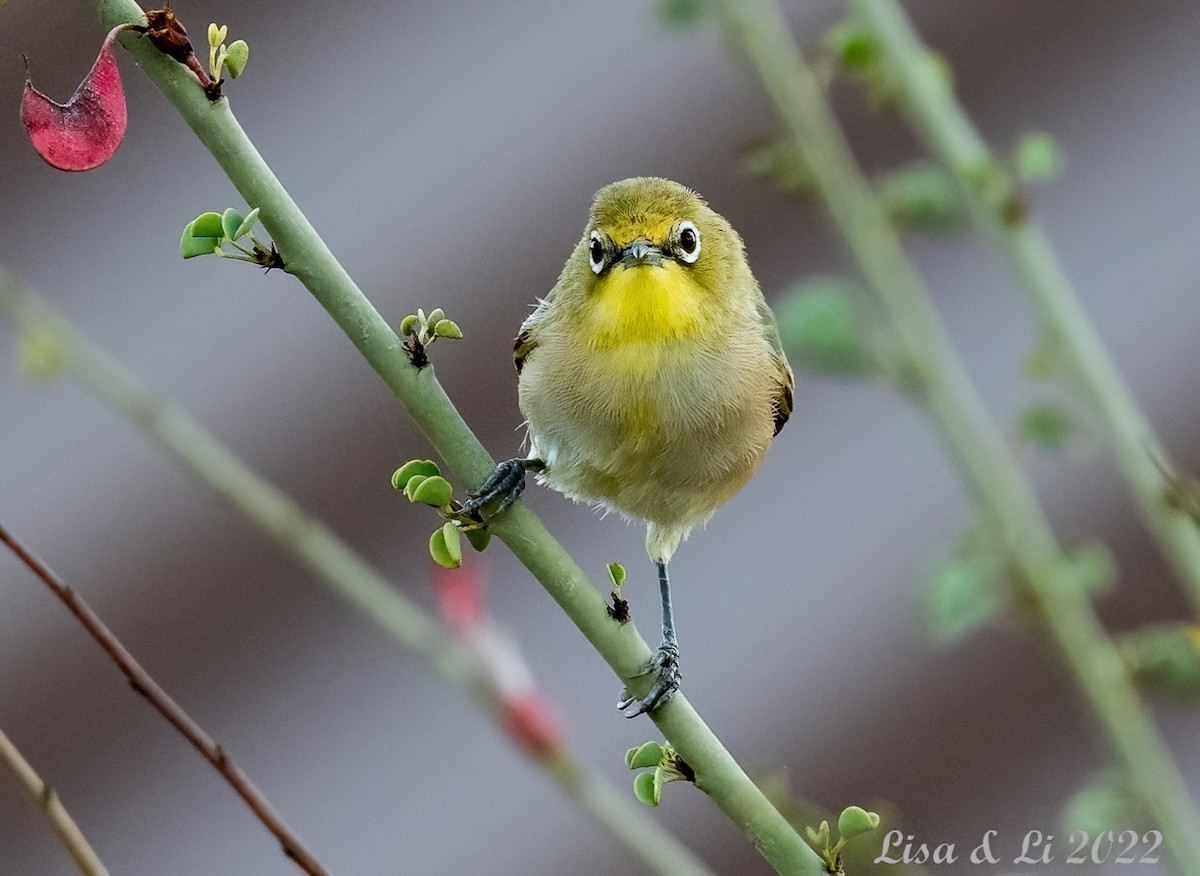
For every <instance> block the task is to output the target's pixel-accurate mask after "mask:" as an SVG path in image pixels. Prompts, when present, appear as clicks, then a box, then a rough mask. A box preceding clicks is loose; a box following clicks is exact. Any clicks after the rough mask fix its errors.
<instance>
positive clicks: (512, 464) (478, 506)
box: [459, 458, 546, 517]
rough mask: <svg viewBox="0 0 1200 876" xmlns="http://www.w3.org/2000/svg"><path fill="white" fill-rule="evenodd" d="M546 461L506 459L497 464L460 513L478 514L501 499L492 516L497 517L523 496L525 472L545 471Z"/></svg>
mask: <svg viewBox="0 0 1200 876" xmlns="http://www.w3.org/2000/svg"><path fill="white" fill-rule="evenodd" d="M545 468H546V463H544V462H542V460H540V459H520V458H518V459H506V460H504V462H502V463H500V464H499V465H497V466H496V470H495V471H494V472H492V474H491V477H489V478H488V479H487V480H486V481H484V482H483V483H482V484H481V485H480V487H479V489H477V490H474V491H472V492H471V493H470V494H469V496H470V498H468V499H467V501H465V502H463V506H462V510H460V511H459V514H461V515H463V516H474V515H478V514H479V512H480V510H482V509H483V508H484V507H485V506H486V505H488V504H489V503H490V502H494V501H496V500H499V502H500V504H498V505H497V506H496V510H495V511H493V512H492V514H491V516H492V517H495V516H496V515H497V514H499V513H500V512H502V511H504V510H505V509H507V508H508V507H509V506H510V505H511V504H512V503H513V502H515V501H517V499H519V498H520V497H521V493H522V492H524V490H525V473H526V472H529V471H543V470H544V469H545Z"/></svg>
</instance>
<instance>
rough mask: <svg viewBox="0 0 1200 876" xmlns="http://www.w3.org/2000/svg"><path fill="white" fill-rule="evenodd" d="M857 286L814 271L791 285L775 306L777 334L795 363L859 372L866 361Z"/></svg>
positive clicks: (865, 335) (822, 370) (865, 330)
mask: <svg viewBox="0 0 1200 876" xmlns="http://www.w3.org/2000/svg"><path fill="white" fill-rule="evenodd" d="M859 301H860V295H859V292H858V288H857V287H856V286H855V285H853V284H851V283H849V282H847V281H845V280H842V279H840V278H838V277H831V276H819V277H813V278H811V279H809V280H805V281H803V282H802V283H798V284H796V285H794V286H792V287H791V288H790V289H789V290H788V291H787V292H785V293H784V296H783V298H782V299H781V300H780V301H779V302H778V303H777V304H776V305H775V318H776V321H777V322H778V324H779V335H780V338H781V339H782V341H783V345H784V347H785V348H786V349H787V351H788V354H789V355H790V356H791V357H792V358H793V360H794V361H795V362H796V363H797V365H799V366H800V367H803V368H807V369H809V370H812V371H816V372H818V373H825V374H843V375H846V374H861V373H863V372H864V371H866V369H867V366H868V363H869V362H870V359H871V356H870V350H869V345H868V328H867V321H866V319H865V318H864V314H863V312H862V308H861V306H860V303H859Z"/></svg>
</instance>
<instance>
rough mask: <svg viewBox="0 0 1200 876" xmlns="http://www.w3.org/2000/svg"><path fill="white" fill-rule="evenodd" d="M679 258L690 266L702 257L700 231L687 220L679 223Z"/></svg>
mask: <svg viewBox="0 0 1200 876" xmlns="http://www.w3.org/2000/svg"><path fill="white" fill-rule="evenodd" d="M679 257H680V258H681V259H683V260H684V261H685V262H687V263H688V264H689V265H691V264H695V262H696V259H697V258H699V257H700V229H698V228H697V227H696V226H695V225H694V224H693V223H691V222H688V221H686V220H685V221H683V222H680V223H679Z"/></svg>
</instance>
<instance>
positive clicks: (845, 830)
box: [838, 806, 879, 840]
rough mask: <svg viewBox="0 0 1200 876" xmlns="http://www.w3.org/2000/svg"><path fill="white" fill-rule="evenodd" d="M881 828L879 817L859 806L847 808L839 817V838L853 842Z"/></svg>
mask: <svg viewBox="0 0 1200 876" xmlns="http://www.w3.org/2000/svg"><path fill="white" fill-rule="evenodd" d="M877 827H879V815H878V814H877V813H875V812H868V811H867V810H865V809H863V808H861V807H859V806H847V807H846V808H845V809H843V810H842V814H841V815H839V816H838V838H839V839H842V840H851V839H854V837H856V836H858V835H860V834H864V833H869V832H871V831H872V830H874V829H875V828H877Z"/></svg>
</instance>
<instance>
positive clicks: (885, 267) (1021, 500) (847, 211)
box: [721, 0, 1200, 876]
mask: <svg viewBox="0 0 1200 876" xmlns="http://www.w3.org/2000/svg"><path fill="white" fill-rule="evenodd" d="M721 8H722V10H723V15H724V18H725V21H726V24H727V26H728V29H729V33H730V35H731V37H733V39H734V41H735V44H736V45H737V46H738V47H739V48H740V49H741V50H742V51H743V52H744V53H745V55H746V57H747V58H748V59H749V60H750V62H751V63H752V65H753V66H754V69H755V71H756V72H757V73H758V76H759V78H760V79H761V80H762V83H763V85H764V87H765V88H766V90H767V92H768V94H769V95H770V97H771V100H772V101H773V102H774V104H775V106H776V109H777V110H778V112H779V115H780V117H781V118H782V120H783V123H784V127H785V129H786V132H787V134H788V136H789V137H790V138H791V140H792V142H793V144H794V146H795V148H796V149H797V150H798V151H799V153H800V154H801V155H802V156H803V158H804V160H805V161H806V162H807V165H808V167H809V168H810V169H811V170H812V172H813V182H814V185H815V186H816V188H817V190H818V192H819V194H820V196H821V198H822V200H823V201H824V203H825V206H826V207H827V208H828V210H829V212H830V214H831V215H832V217H833V219H834V221H835V222H836V223H837V225H838V227H839V229H840V230H841V232H842V235H843V236H844V237H845V239H846V242H847V243H848V244H849V246H850V249H851V250H852V252H853V254H854V256H855V258H856V259H857V261H858V263H859V266H860V267H861V269H862V272H863V274H864V275H865V277H866V278H867V280H868V281H869V282H870V284H871V286H872V287H873V288H874V290H875V292H876V294H877V295H878V297H879V299H880V301H881V303H882V305H883V307H884V309H885V311H886V312H887V313H888V315H889V317H890V319H891V322H892V326H893V330H894V331H895V334H896V338H897V341H898V343H899V344H900V346H901V348H902V350H903V352H904V354H905V356H906V357H907V358H908V359H909V361H910V363H911V366H912V371H913V374H914V377H915V379H916V380H917V381H918V386H919V395H920V396H921V398H922V400H923V401H924V402H925V404H926V406H927V408H928V410H929V413H930V414H931V416H932V419H933V421H934V423H935V425H936V426H937V427H938V429H939V431H940V433H941V438H942V441H943V443H944V444H945V446H946V449H947V451H948V452H949V453H950V455H951V457H952V458H953V459H954V461H955V462H956V463H957V465H958V467H959V469H960V471H961V473H962V476H963V478H964V480H965V481H966V483H967V485H968V487H969V489H970V491H971V493H972V494H973V497H974V499H975V501H976V502H977V503H978V504H979V505H980V506H981V507H982V508H984V509H986V510H987V511H988V512H989V514H990V515H991V516H992V517H993V518H994V519H995V520H996V522H997V524H998V526H999V528H1000V530H1001V533H1002V537H1003V543H1004V546H1005V549H1006V551H1007V554H1008V556H1009V557H1010V559H1011V562H1012V563H1013V567H1014V570H1015V572H1016V574H1017V576H1018V578H1019V580H1020V583H1021V585H1022V587H1023V589H1024V592H1025V594H1026V596H1027V597H1028V598H1029V600H1030V602H1031V604H1032V606H1033V608H1034V609H1035V610H1036V613H1037V617H1038V619H1039V620H1040V622H1041V624H1042V625H1043V627H1044V629H1045V630H1046V632H1047V633H1048V635H1049V639H1050V641H1051V642H1052V643H1053V644H1054V645H1055V646H1056V648H1057V650H1058V652H1059V653H1060V655H1061V656H1062V658H1063V661H1064V662H1065V664H1066V666H1067V667H1068V668H1069V670H1070V671H1071V674H1072V675H1073V677H1074V679H1075V681H1076V682H1077V684H1078V686H1079V688H1080V689H1081V690H1082V691H1083V693H1084V695H1085V697H1086V698H1087V701H1088V703H1089V705H1090V706H1091V709H1092V712H1093V715H1094V717H1095V719H1096V720H1097V722H1098V723H1099V725H1100V727H1101V728H1102V729H1103V730H1104V732H1105V734H1106V736H1107V738H1108V740H1109V742H1110V743H1111V745H1112V747H1113V749H1114V751H1115V752H1116V754H1117V756H1118V758H1119V759H1120V761H1121V763H1122V765H1123V766H1124V767H1125V769H1126V771H1127V773H1128V775H1129V777H1130V779H1131V781H1132V782H1133V783H1134V786H1135V788H1136V790H1137V793H1138V796H1139V797H1140V798H1141V800H1142V802H1143V803H1144V804H1145V806H1146V808H1147V811H1148V812H1149V813H1150V814H1151V816H1152V817H1153V818H1154V820H1155V822H1156V825H1155V826H1156V827H1158V828H1159V829H1161V830H1162V832H1163V836H1164V842H1165V843H1166V845H1167V847H1168V849H1169V850H1170V852H1171V854H1172V855H1173V857H1174V858H1175V860H1176V864H1177V866H1178V869H1179V872H1181V873H1186V874H1189V876H1196V874H1200V818H1198V817H1197V814H1196V809H1195V804H1194V803H1193V801H1192V799H1191V797H1190V795H1189V793H1188V790H1187V787H1186V786H1185V785H1184V783H1183V781H1182V779H1181V778H1180V774H1179V771H1178V769H1177V768H1176V766H1175V764H1174V763H1173V761H1172V759H1171V755H1170V753H1169V751H1168V750H1167V747H1166V745H1165V744H1164V742H1163V740H1162V737H1161V736H1160V735H1159V733H1158V731H1157V728H1155V726H1154V724H1153V722H1152V721H1151V719H1150V716H1149V714H1148V713H1147V711H1146V710H1145V709H1144V708H1143V706H1142V703H1141V702H1140V701H1139V699H1138V696H1137V693H1136V692H1135V691H1134V689H1133V686H1132V684H1131V683H1130V680H1129V677H1128V674H1127V673H1126V671H1125V667H1124V665H1123V664H1122V662H1121V658H1120V656H1119V654H1118V653H1117V650H1116V648H1115V647H1114V645H1113V643H1112V641H1111V640H1110V639H1109V637H1108V635H1107V634H1106V633H1105V631H1104V628H1103V627H1102V626H1101V625H1100V622H1099V620H1098V618H1097V617H1096V614H1095V611H1094V610H1093V608H1092V605H1091V603H1090V602H1089V600H1088V597H1087V595H1086V593H1085V592H1084V591H1083V590H1082V588H1080V587H1078V586H1077V585H1076V584H1074V582H1071V581H1070V579H1069V578H1067V577H1066V576H1064V575H1062V574H1061V571H1062V570H1063V569H1064V568H1066V562H1067V561H1066V558H1065V557H1064V555H1063V552H1062V550H1061V548H1060V547H1059V545H1058V543H1057V540H1056V538H1055V536H1054V533H1053V531H1052V530H1051V528H1050V524H1049V522H1048V521H1047V519H1046V517H1045V514H1044V513H1043V511H1042V508H1041V506H1040V505H1039V504H1038V501H1037V498H1036V496H1035V495H1034V492H1033V489H1032V487H1031V486H1030V485H1029V481H1028V479H1027V478H1026V476H1025V473H1024V472H1023V471H1022V470H1021V468H1020V466H1019V465H1018V463H1017V461H1016V459H1015V458H1014V457H1013V455H1012V452H1011V451H1010V449H1009V447H1008V446H1007V444H1006V442H1005V440H1004V438H1003V436H1002V435H1001V433H1000V432H999V430H997V428H996V427H995V425H994V424H993V422H992V421H991V419H990V417H989V415H988V413H987V411H986V408H985V407H984V405H983V402H982V400H981V399H980V397H979V395H978V393H977V392H976V391H975V388H974V386H973V385H972V384H971V382H970V378H969V377H968V376H967V372H966V369H965V368H964V366H963V364H962V362H961V360H960V359H959V358H958V355H957V354H956V353H955V351H954V349H953V347H952V345H951V342H950V339H949V336H948V334H947V332H946V330H945V327H944V326H943V325H942V322H941V318H940V317H939V315H938V313H937V310H936V309H935V308H934V306H933V302H932V299H931V298H930V296H929V294H928V292H927V291H926V289H925V287H924V284H923V283H922V281H921V278H920V277H919V275H918V274H917V272H916V269H915V268H914V267H913V264H912V262H911V261H910V260H909V259H908V257H907V256H906V255H905V253H904V250H903V247H902V246H901V244H900V240H899V237H898V235H897V234H896V232H895V230H894V229H893V228H892V227H891V226H890V225H889V223H888V221H887V217H886V215H885V213H884V210H883V208H882V206H881V205H880V203H879V200H878V198H877V197H876V196H875V193H874V192H873V191H872V189H871V187H870V184H869V183H868V182H867V180H866V178H865V177H864V176H863V174H862V171H861V170H860V169H859V168H858V166H857V165H856V164H855V162H854V159H853V157H852V153H851V151H850V148H849V146H848V144H847V143H846V141H845V138H844V136H843V134H842V132H841V129H840V128H839V126H838V123H837V120H836V119H835V118H834V116H833V112H832V110H831V109H830V108H829V105H828V103H827V102H826V100H825V98H824V95H823V94H822V92H821V89H820V86H819V85H818V83H817V80H816V78H815V77H814V75H813V73H812V71H811V70H810V69H809V67H808V66H807V65H806V64H805V62H804V59H803V58H802V56H801V54H800V51H799V49H798V48H797V47H796V44H795V41H794V40H793V39H792V37H791V36H790V32H789V29H788V26H787V23H786V21H784V19H783V17H782V15H781V14H780V12H779V10H778V8H777V7H776V6H775V4H774V3H772V2H770V0H724V2H722V3H721Z"/></svg>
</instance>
